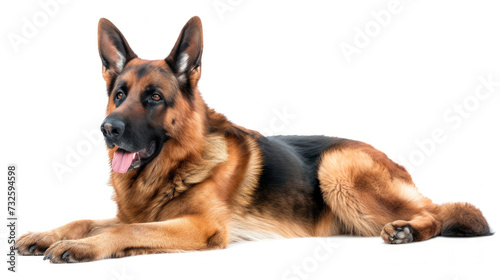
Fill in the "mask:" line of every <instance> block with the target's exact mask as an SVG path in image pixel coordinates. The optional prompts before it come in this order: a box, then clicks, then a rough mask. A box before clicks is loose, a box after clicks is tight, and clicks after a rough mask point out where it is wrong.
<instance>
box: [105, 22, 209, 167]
mask: <svg viewBox="0 0 500 280" xmlns="http://www.w3.org/2000/svg"><path fill="white" fill-rule="evenodd" d="M98 41H99V55H100V56H101V60H102V75H103V77H104V80H105V81H106V84H107V91H108V98H109V100H108V106H107V117H106V119H105V120H104V122H103V123H102V125H101V131H102V133H103V134H104V137H105V139H106V144H107V146H108V148H109V154H110V159H111V161H112V169H113V170H114V171H115V172H118V173H125V172H127V171H130V170H134V169H137V168H139V167H144V166H146V165H147V164H148V163H150V162H151V161H152V160H154V159H155V158H156V157H157V156H158V155H159V154H160V153H162V150H163V149H165V146H166V145H168V144H169V143H170V142H172V146H175V145H176V144H175V143H177V144H178V143H180V142H182V141H188V142H189V141H190V140H189V138H193V137H194V138H196V137H200V136H199V134H200V133H201V134H202V133H203V132H201V131H200V130H201V124H200V122H201V121H202V118H203V116H201V115H202V114H199V113H197V110H196V107H197V106H198V107H199V106H200V105H199V104H198V103H200V101H197V100H196V99H197V96H199V93H198V91H197V84H198V80H199V78H200V75H201V55H202V51H203V34H202V26H201V21H200V19H199V18H198V17H193V18H191V19H190V20H189V21H188V22H187V23H186V25H185V26H184V28H183V29H182V31H181V34H180V35H179V38H178V39H177V42H176V43H175V45H174V47H173V49H172V51H171V52H170V54H169V55H168V56H167V58H165V59H161V60H143V59H140V58H138V57H137V55H136V54H135V53H134V52H133V51H132V49H131V48H130V46H129V44H128V43H127V41H126V40H125V37H124V36H123V35H122V33H121V32H120V31H119V30H118V29H117V28H116V26H114V25H113V24H112V23H111V22H110V21H108V20H107V19H101V20H100V21H99V28H98Z"/></svg>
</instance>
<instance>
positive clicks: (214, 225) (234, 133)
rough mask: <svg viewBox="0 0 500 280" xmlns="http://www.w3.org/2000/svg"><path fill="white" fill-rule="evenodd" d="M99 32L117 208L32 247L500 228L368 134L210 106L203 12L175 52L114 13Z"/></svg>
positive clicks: (53, 254)
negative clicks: (277, 129)
mask: <svg viewBox="0 0 500 280" xmlns="http://www.w3.org/2000/svg"><path fill="white" fill-rule="evenodd" d="M98 43H99V54H100V57H101V60H102V75H103V77H104V80H105V81H106V85H107V94H108V105H107V117H106V119H105V120H104V122H103V123H102V126H101V130H102V133H103V134H104V136H105V140H106V145H107V147H108V153H109V160H110V165H111V167H112V172H111V178H110V184H111V185H112V186H113V188H114V191H115V197H114V199H115V201H116V203H117V204H118V213H117V216H116V217H115V218H112V219H107V220H79V221H75V222H72V223H69V224H67V225H64V226H62V227H59V228H56V229H54V230H50V231H46V232H40V233H28V234H25V235H23V236H22V237H21V238H19V240H18V241H17V243H16V246H17V250H18V252H19V254H21V255H45V257H44V259H49V260H50V261H51V262H53V263H67V262H86V261H94V260H100V259H105V258H114V257H123V256H131V255H139V254H151V253H165V252H179V251H190V250H209V249H220V248H225V247H226V246H227V245H228V244H229V243H230V242H234V241H238V240H256V239H264V238H282V237H286V238H289V237H306V236H332V235H356V236H378V235H380V236H381V237H382V239H383V241H384V242H386V243H389V244H402V243H409V242H415V241H423V240H427V239H429V238H431V237H433V236H437V235H442V236H464V237H466V236H483V235H490V234H491V233H490V229H489V226H488V223H487V222H486V219H485V218H484V217H483V215H482V213H481V211H480V210H479V209H477V208H476V207H474V206H472V205H471V204H468V203H447V204H444V205H437V204H434V203H433V202H432V201H431V200H430V199H428V198H426V197H424V196H422V195H421V194H420V193H419V192H418V191H417V188H416V187H415V185H414V183H413V181H412V178H411V176H410V175H409V174H408V172H407V171H406V170H405V168H404V167H403V166H401V165H398V164H396V163H394V162H393V161H391V160H390V159H389V158H388V157H387V156H386V155H385V154H384V153H382V152H380V151H378V150H376V149H375V148H373V147H372V146H370V145H368V144H365V143H362V142H358V141H353V140H348V139H342V138H336V137H326V136H273V137H264V136H262V135H261V134H259V133H258V132H256V131H252V130H249V129H246V128H243V127H240V126H237V125H235V124H233V123H231V122H230V121H228V120H227V119H226V117H225V116H224V115H222V114H219V113H217V112H215V111H214V110H212V109H210V108H209V107H207V105H206V104H205V102H204V101H203V99H202V97H201V95H200V92H199V90H198V81H199V79H200V76H201V56H202V51H203V34H202V26H201V21H200V19H199V18H198V17H193V18H191V19H190V20H189V21H188V22H187V24H186V25H185V26H184V28H183V29H182V31H181V33H180V35H179V37H178V39H177V42H176V43H175V45H174V47H173V49H172V51H171V52H170V54H169V55H168V56H167V58H165V59H161V60H144V59H140V58H138V57H137V55H136V54H135V53H134V52H133V51H132V49H131V48H130V46H129V44H128V43H127V41H126V40H125V38H124V36H123V35H122V33H121V32H120V31H119V30H118V29H117V28H116V27H115V26H114V25H113V24H112V23H111V22H110V21H108V20H106V19H101V20H100V21H99V27H98Z"/></svg>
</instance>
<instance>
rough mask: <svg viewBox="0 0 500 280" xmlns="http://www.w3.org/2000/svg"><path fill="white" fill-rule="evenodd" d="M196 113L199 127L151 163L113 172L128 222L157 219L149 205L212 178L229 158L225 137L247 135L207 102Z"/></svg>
mask: <svg viewBox="0 0 500 280" xmlns="http://www.w3.org/2000/svg"><path fill="white" fill-rule="evenodd" d="M193 114H197V118H198V121H199V122H198V123H197V124H190V125H192V126H195V127H196V126H197V129H196V130H194V129H192V128H193V127H191V129H190V130H186V131H187V132H188V134H187V135H184V136H183V137H184V138H183V139H175V138H172V139H170V140H168V141H167V142H166V143H165V144H164V146H163V148H162V150H161V152H160V153H159V154H158V156H156V158H155V159H153V160H152V161H151V162H150V163H149V164H148V165H146V166H144V167H143V168H139V169H137V170H132V171H129V172H127V173H123V174H121V173H115V172H112V173H111V178H110V183H111V185H112V186H113V187H114V189H115V200H116V202H117V204H118V217H119V218H120V219H122V220H123V221H126V222H148V221H149V222H150V221H155V219H156V218H157V217H158V215H159V213H157V212H155V211H154V209H146V208H145V207H146V206H147V205H151V203H158V204H166V203H168V202H169V201H170V200H172V199H174V198H176V197H177V196H179V195H181V194H182V193H183V192H185V191H187V190H188V189H190V188H191V187H192V186H194V185H196V184H198V183H200V182H203V181H204V180H206V179H207V178H209V177H210V176H211V174H212V170H213V169H214V168H215V167H216V166H218V165H219V164H220V163H223V162H225V161H226V160H227V157H228V152H227V142H226V139H225V137H227V135H231V134H236V133H239V134H241V135H243V134H246V132H244V129H243V128H240V127H237V126H235V125H233V124H232V123H230V122H229V121H228V120H227V119H226V117H225V116H223V115H222V114H219V113H216V112H215V111H214V110H212V109H209V108H208V107H207V106H206V104H205V103H204V102H203V103H202V104H199V105H198V106H197V107H196V111H195V112H193ZM214 127H217V128H218V129H217V130H215V129H214ZM186 143H188V144H186ZM166 174H168V175H167V176H166ZM158 181H160V182H158ZM153 186H158V187H153ZM125 207H126V208H125ZM159 209H160V208H159Z"/></svg>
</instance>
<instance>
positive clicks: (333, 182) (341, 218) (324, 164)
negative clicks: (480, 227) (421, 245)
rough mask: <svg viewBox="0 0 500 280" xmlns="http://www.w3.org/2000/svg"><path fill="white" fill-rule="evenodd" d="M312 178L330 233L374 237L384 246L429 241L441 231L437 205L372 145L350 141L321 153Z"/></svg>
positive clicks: (403, 170) (404, 171)
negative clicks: (315, 179) (330, 222)
mask: <svg viewBox="0 0 500 280" xmlns="http://www.w3.org/2000/svg"><path fill="white" fill-rule="evenodd" d="M318 179H319V181H320V187H321V190H322V193H323V198H324V200H325V203H326V204H327V205H328V206H329V207H330V208H331V210H332V212H333V215H334V217H335V218H334V219H333V221H334V227H335V230H332V232H338V233H341V234H349V235H359V236H378V235H380V234H381V235H382V238H383V240H384V241H385V242H387V243H408V242H412V241H421V240H426V239H429V238H431V237H433V236H435V235H438V234H439V233H440V232H441V223H440V221H438V220H437V219H435V218H434V216H435V215H436V213H437V212H438V206H437V205H436V204H434V203H432V201H431V200H430V199H428V198H426V197H424V196H422V195H421V194H420V193H419V192H418V191H417V189H416V187H415V186H414V185H413V182H412V180H411V177H410V175H408V173H407V172H406V170H405V169H404V168H403V167H401V166H399V165H397V164H396V163H394V162H392V161H391V160H390V159H389V158H388V157H387V156H386V155H385V154H383V153H382V152H380V151H378V150H376V149H374V148H373V147H371V146H369V145H367V144H364V143H360V142H352V143H349V144H347V145H344V146H342V147H335V148H334V149H331V150H330V151H327V152H326V153H325V154H324V155H323V157H322V160H321V162H320V165H319V169H318Z"/></svg>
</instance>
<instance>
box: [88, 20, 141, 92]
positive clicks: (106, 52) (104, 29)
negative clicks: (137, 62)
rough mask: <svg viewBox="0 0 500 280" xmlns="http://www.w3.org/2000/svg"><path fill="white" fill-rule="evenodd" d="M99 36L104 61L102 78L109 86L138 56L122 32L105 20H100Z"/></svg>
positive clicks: (100, 53) (100, 52)
mask: <svg viewBox="0 0 500 280" xmlns="http://www.w3.org/2000/svg"><path fill="white" fill-rule="evenodd" d="M97 36H98V43H99V55H100V56H101V61H102V76H103V77H104V80H106V82H107V83H108V84H109V83H110V82H111V81H112V79H113V78H114V77H116V76H117V75H118V74H120V73H121V72H122V70H123V67H125V65H126V64H127V63H128V62H129V61H130V60H132V59H133V58H136V57H137V55H136V54H135V53H134V52H133V51H132V49H131V48H130V46H129V45H128V43H127V40H125V37H123V34H122V33H121V32H120V30H118V28H116V26H115V25H114V24H113V23H111V21H109V20H107V19H105V18H101V19H100V20H99V27H98V31H97Z"/></svg>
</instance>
